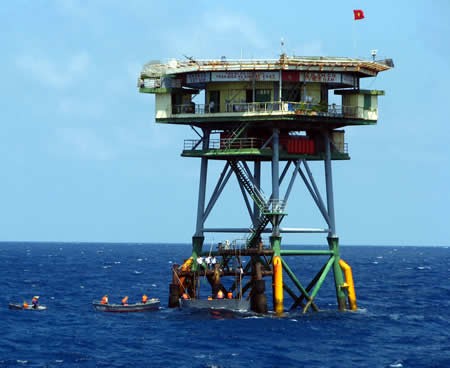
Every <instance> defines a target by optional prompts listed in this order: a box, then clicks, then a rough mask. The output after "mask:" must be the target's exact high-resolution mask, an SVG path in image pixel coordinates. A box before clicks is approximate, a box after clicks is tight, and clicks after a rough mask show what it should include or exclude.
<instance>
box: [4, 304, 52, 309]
mask: <svg viewBox="0 0 450 368" xmlns="http://www.w3.org/2000/svg"><path fill="white" fill-rule="evenodd" d="M9 309H16V310H32V311H43V310H46V309H47V307H46V306H45V305H38V306H37V308H33V306H32V305H27V306H24V305H23V304H22V303H9Z"/></svg>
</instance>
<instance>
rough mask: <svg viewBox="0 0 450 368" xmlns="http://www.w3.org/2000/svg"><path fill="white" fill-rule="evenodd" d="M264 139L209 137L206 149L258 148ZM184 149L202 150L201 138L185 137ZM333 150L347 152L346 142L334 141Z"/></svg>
mask: <svg viewBox="0 0 450 368" xmlns="http://www.w3.org/2000/svg"><path fill="white" fill-rule="evenodd" d="M263 143H264V141H263V140H262V139H260V138H235V139H232V138H223V139H210V140H209V144H208V147H207V149H208V150H221V151H226V150H228V149H246V148H247V149H248V148H256V149H260V148H261V147H262V146H263ZM183 150H184V151H201V150H203V144H202V140H201V139H185V140H184V146H183ZM334 150H335V152H339V153H345V154H348V143H345V142H344V143H339V144H337V143H334Z"/></svg>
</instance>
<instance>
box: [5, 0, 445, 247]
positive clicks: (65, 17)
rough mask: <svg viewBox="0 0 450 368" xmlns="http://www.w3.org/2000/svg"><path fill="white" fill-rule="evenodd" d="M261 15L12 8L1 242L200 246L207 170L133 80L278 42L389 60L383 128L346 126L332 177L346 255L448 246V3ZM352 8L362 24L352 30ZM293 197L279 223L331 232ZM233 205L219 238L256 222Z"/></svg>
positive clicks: (275, 9) (139, 6) (215, 5)
mask: <svg viewBox="0 0 450 368" xmlns="http://www.w3.org/2000/svg"><path fill="white" fill-rule="evenodd" d="M257 4H258V5H257ZM257 4H256V3H254V2H249V1H234V0H232V1H227V2H211V1H203V0H200V1H190V2H187V1H170V2H165V1H151V0H147V1H130V2H125V1H114V0H110V1H98V0H92V1H77V0H58V1H50V0H42V1H25V0H22V1H21V0H17V1H14V2H8V3H6V2H5V3H4V4H2V7H1V8H0V15H1V19H2V32H1V33H0V40H1V44H2V49H3V52H2V57H1V58H0V66H1V70H2V72H3V73H2V88H1V89H0V94H1V98H0V101H1V105H0V114H1V123H2V125H1V129H0V138H1V141H2V144H1V145H0V167H1V172H2V176H1V178H2V179H1V181H0V196H1V202H0V203H1V207H0V240H3V241H15V240H17V241H21V240H29V241H80V242H82V241H87V242H89V241H98V242H103V241H104V242H183V243H184V242H190V239H191V236H192V235H193V233H194V230H195V217H196V201H197V191H198V189H197V185H198V173H199V161H198V160H196V159H185V158H181V157H180V153H181V150H182V147H183V140H184V139H189V138H194V136H193V134H192V132H191V130H190V128H188V127H174V126H162V125H158V124H155V122H154V96H153V95H145V94H139V93H138V91H137V88H136V79H137V77H138V74H139V71H140V69H141V67H142V65H143V64H144V63H146V62H147V61H149V60H154V59H159V60H167V59H169V58H180V59H182V58H183V57H184V56H183V55H188V56H194V57H196V58H220V57H221V56H222V55H225V56H227V57H228V58H239V57H241V56H243V57H244V58H277V57H278V55H279V53H280V39H281V38H283V39H284V42H285V51H286V53H287V54H288V55H293V54H295V55H306V56H308V55H324V56H348V57H360V58H370V50H372V49H378V57H379V58H383V57H390V58H393V59H394V62H395V68H394V69H393V70H391V71H388V72H385V73H381V74H380V75H379V76H378V77H377V78H375V79H372V80H367V81H365V82H364V85H363V87H367V88H374V89H383V90H385V91H386V96H384V97H381V98H380V100H379V104H380V105H379V121H378V125H377V126H372V127H354V128H348V129H347V130H346V141H347V143H348V144H349V153H350V155H351V157H352V159H351V160H350V161H346V162H339V163H336V164H335V165H334V167H333V170H334V171H333V177H334V186H335V188H334V189H335V206H336V224H337V231H338V234H339V236H340V238H341V243H342V244H381V245H384V244H386V245H391V244H392V245H408V244H417V245H449V244H450V240H449V239H450V226H449V224H450V221H449V219H448V214H449V207H450V194H449V190H448V188H449V183H450V174H449V172H450V170H449V167H450V162H449V161H450V148H449V147H450V143H449V138H450V119H449V117H448V113H447V110H448V108H447V107H448V106H447V105H448V104H449V102H448V101H449V98H448V94H447V90H448V88H447V84H448V82H449V81H450V63H449V62H448V59H449V56H450V55H449V45H450V23H449V22H448V20H447V17H448V14H449V11H450V3H448V1H446V0H442V1H421V0H419V1H414V2H411V1H396V2H395V3H394V2H392V1H388V0H379V1H376V2H374V1H368V0H365V1H363V0H361V1H354V0H351V1H322V2H320V5H317V4H318V3H317V2H299V1H283V0H280V1H278V2H276V3H274V2H269V1H260V2H258V3H257ZM393 4H395V6H394V5H393ZM353 9H362V10H364V13H365V15H366V18H365V19H364V20H361V21H354V20H353ZM316 166H317V167H316ZM313 169H314V170H316V169H317V172H318V173H319V172H321V170H322V166H321V165H320V166H318V165H314V166H313ZM211 170H212V171H214V170H215V169H214V168H212V169H211ZM318 175H319V176H320V175H321V174H318ZM296 188H297V189H296V191H298V193H299V195H298V198H299V202H295V201H294V202H293V204H292V206H290V208H289V216H288V217H287V218H286V223H285V224H284V225H285V226H289V225H292V226H297V225H298V226H301V227H321V226H324V225H323V223H322V222H319V221H318V220H319V217H318V216H316V215H315V214H312V212H310V210H309V207H308V206H309V205H307V201H308V200H309V199H308V198H307V196H304V195H302V194H301V193H302V192H303V191H304V188H303V187H301V186H300V185H298V187H296ZM232 199H233V190H232V189H230V191H229V192H227V193H226V194H225V195H224V201H223V202H222V204H221V207H220V209H219V210H218V211H216V213H214V215H212V219H211V221H215V222H214V223H212V224H211V226H212V225H214V226H222V225H227V226H228V225H229V226H231V227H246V226H248V225H249V221H248V218H247V217H245V216H242V214H241V213H240V206H241V201H239V200H238V199H237V198H236V199H235V200H236V203H237V204H236V206H235V205H234V204H232ZM311 211H315V210H314V209H311ZM234 213H236V215H234ZM314 213H315V212H314ZM230 218H232V219H233V220H234V221H231V220H230ZM316 220H317V221H316ZM301 239H302V238H299V241H294V243H297V242H302V240H301ZM314 239H317V241H318V242H324V241H325V239H324V236H323V235H320V236H319V238H314ZM215 240H221V239H215ZM308 241H309V239H308ZM311 241H313V240H311Z"/></svg>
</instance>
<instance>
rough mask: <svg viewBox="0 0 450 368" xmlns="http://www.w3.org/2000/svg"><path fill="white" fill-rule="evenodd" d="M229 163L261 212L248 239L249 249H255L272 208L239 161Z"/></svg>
mask: <svg viewBox="0 0 450 368" xmlns="http://www.w3.org/2000/svg"><path fill="white" fill-rule="evenodd" d="M228 163H229V165H230V167H231V168H232V169H233V171H234V173H235V174H236V177H237V179H238V180H239V182H240V183H241V184H242V186H243V187H244V188H245V190H246V191H247V193H248V194H249V195H250V197H251V198H252V199H253V201H254V203H255V204H256V205H257V206H258V208H259V210H260V211H261V214H260V216H259V218H258V221H257V222H256V223H255V224H253V227H252V229H251V234H250V236H249V237H248V238H247V247H248V248H253V247H256V245H257V244H256V242H257V240H258V239H259V238H260V236H261V233H262V232H263V231H264V229H265V228H266V226H267V224H268V223H269V221H270V217H269V216H268V214H269V213H271V211H270V207H269V205H268V201H267V200H266V198H265V197H264V194H263V193H262V192H261V191H260V190H259V189H258V188H257V187H256V186H255V185H254V184H253V182H252V181H251V180H250V178H249V177H248V176H247V174H246V172H245V170H244V168H243V167H242V165H240V164H239V162H238V161H233V160H229V161H228Z"/></svg>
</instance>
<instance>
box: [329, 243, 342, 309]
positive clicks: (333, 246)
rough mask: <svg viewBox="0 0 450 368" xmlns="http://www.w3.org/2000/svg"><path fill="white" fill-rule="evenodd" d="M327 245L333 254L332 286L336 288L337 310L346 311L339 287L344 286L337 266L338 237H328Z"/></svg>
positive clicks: (340, 271) (339, 267)
mask: <svg viewBox="0 0 450 368" xmlns="http://www.w3.org/2000/svg"><path fill="white" fill-rule="evenodd" d="M327 240H328V245H329V247H330V250H332V251H333V253H334V264H333V271H334V284H335V288H336V298H337V303H338V308H339V310H341V311H343V310H345V309H346V302H345V293H344V291H343V290H342V288H341V286H342V285H343V284H344V275H343V274H342V269H341V266H340V265H339V260H340V255H339V238H338V237H328V238H327Z"/></svg>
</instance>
